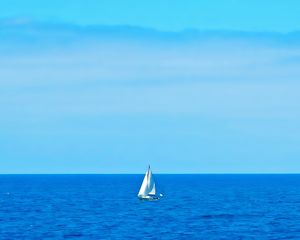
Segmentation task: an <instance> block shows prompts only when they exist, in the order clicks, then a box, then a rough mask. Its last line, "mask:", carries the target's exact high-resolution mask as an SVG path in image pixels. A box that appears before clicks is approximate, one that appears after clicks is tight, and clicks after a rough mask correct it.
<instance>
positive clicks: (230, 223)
mask: <svg viewBox="0 0 300 240" xmlns="http://www.w3.org/2000/svg"><path fill="white" fill-rule="evenodd" d="M143 177H144V176H143V175H0V239H63V238H69V239H300V175H155V180H156V182H157V185H158V186H159V187H160V190H161V192H163V193H164V194H165V196H164V198H163V199H161V200H160V201H156V202H144V201H139V200H138V199H137V197H136V195H137V192H138V190H139V187H140V184H141V182H142V179H143Z"/></svg>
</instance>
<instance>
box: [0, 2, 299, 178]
mask: <svg viewBox="0 0 300 240" xmlns="http://www.w3.org/2000/svg"><path fill="white" fill-rule="evenodd" d="M299 10H300V3H299V2H298V1H292V0H287V1H279V0H278V1H277V0H273V1H268V0H266V1H256V0H252V1H234V0H231V1H230V0H227V1H223V0H219V1H201V2H200V1H194V0H190V1H185V2H183V1H151V2H145V1H144V2H143V1H134V0H129V1H116V0H112V1H95V0H89V1H78V0H73V1H69V0H66V1H56V0H53V1H33V0H28V1H17V0H11V1H1V3H0V153H1V157H0V173H143V172H144V171H145V170H146V168H147V165H148V164H151V166H152V169H153V171H154V173H299V172H300V160H299V159H300V150H299V146H300V124H299V122H300V94H299V92H300V82H299V79H300V29H299V28H300V27H299V24H298V23H299V22H300V15H299V14H298V13H299Z"/></svg>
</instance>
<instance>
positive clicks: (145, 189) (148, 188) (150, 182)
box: [138, 166, 156, 197]
mask: <svg viewBox="0 0 300 240" xmlns="http://www.w3.org/2000/svg"><path fill="white" fill-rule="evenodd" d="M155 193H156V190H155V182H154V178H153V176H152V172H151V169H150V166H149V167H148V169H147V172H146V174H145V177H144V180H143V183H142V186H141V188H140V191H139V194H138V196H139V197H142V196H148V195H155Z"/></svg>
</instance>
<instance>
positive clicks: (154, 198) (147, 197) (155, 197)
mask: <svg viewBox="0 0 300 240" xmlns="http://www.w3.org/2000/svg"><path fill="white" fill-rule="evenodd" d="M138 198H139V199H140V200H146V201H155V200H159V197H158V196H149V195H148V196H138Z"/></svg>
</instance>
